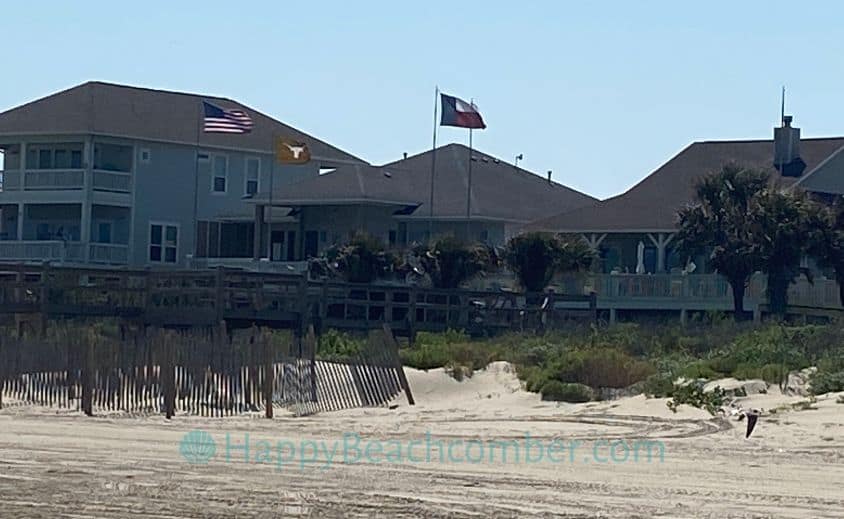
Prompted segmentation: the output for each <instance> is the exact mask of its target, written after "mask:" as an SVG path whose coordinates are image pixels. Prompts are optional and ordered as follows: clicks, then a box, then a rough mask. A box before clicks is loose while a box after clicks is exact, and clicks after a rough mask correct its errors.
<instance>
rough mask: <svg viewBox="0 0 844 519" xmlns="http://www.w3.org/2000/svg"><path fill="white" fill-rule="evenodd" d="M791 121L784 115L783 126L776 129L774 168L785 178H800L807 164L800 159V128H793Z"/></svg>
mask: <svg viewBox="0 0 844 519" xmlns="http://www.w3.org/2000/svg"><path fill="white" fill-rule="evenodd" d="M791 121H792V117H791V116H790V115H784V116H783V117H782V126H780V127H779V128H774V167H775V168H776V169H777V171H779V172H780V174H782V175H783V176H785V177H799V176H800V175H801V174H802V173H803V170H804V169H805V168H806V163H805V162H803V160H802V159H801V158H800V128H795V127H793V126H791Z"/></svg>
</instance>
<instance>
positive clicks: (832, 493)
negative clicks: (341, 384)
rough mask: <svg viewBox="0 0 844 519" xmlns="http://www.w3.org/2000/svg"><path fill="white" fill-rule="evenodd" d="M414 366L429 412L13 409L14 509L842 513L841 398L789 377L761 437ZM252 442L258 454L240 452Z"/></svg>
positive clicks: (83, 514)
mask: <svg viewBox="0 0 844 519" xmlns="http://www.w3.org/2000/svg"><path fill="white" fill-rule="evenodd" d="M408 377H409V380H410V383H411V386H412V388H413V390H414V396H415V397H416V400H417V402H418V405H416V406H413V407H410V406H408V405H407V403H406V401H404V399H403V398H401V399H400V400H399V401H397V402H396V404H398V407H397V408H395V409H387V408H378V409H355V410H348V411H341V412H336V413H326V414H320V415H317V416H312V417H305V418H294V417H292V416H289V415H286V414H285V413H283V412H282V413H279V416H277V417H276V419H274V420H272V421H270V420H266V419H264V418H261V417H260V416H259V415H257V414H256V415H252V416H240V417H236V418H226V419H220V418H216V419H214V418H197V417H188V416H177V417H176V418H175V419H173V420H171V421H167V420H165V419H164V418H163V417H158V416H151V417H150V416H148V417H129V416H122V415H112V416H100V417H94V418H88V417H85V416H82V415H81V414H79V413H77V412H75V411H66V410H55V409H45V408H33V407H22V406H14V405H13V406H11V407H7V408H5V409H3V410H2V411H0V499H2V502H0V517H3V518H5V517H33V518H47V517H74V518H88V517H114V518H117V517H120V518H122V517H130V516H132V517H157V518H165V517H166V518H175V517H203V518H210V517H213V518H216V517H309V516H313V517H369V516H379V517H642V518H651V517H712V518H721V517H801V518H822V517H844V404H838V403H836V398H837V396H838V395H827V396H825V397H822V398H819V399H818V401H817V402H816V403H815V404H814V405H813V406H812V407H814V409H809V410H800V411H797V410H791V408H790V404H793V403H796V402H799V401H802V400H805V398H801V397H791V396H784V395H781V394H779V393H778V391H777V390H776V389H775V388H771V389H770V390H769V391H768V393H767V394H760V395H753V396H750V397H747V398H746V399H743V402H742V405H744V406H745V407H749V406H753V407H758V408H763V409H764V414H763V416H762V418H761V420H760V423H759V425H758V427H757V429H756V431H755V432H754V434H753V435H752V436H751V438H750V439H745V438H744V423H743V422H735V421H731V420H725V419H718V418H712V417H710V416H709V415H708V414H707V413H706V412H704V411H701V410H698V409H693V408H688V407H686V406H683V407H681V408H680V410H679V412H678V413H676V414H675V413H672V412H671V411H670V410H669V409H668V408H667V406H666V405H665V400H664V399H646V398H644V397H642V396H637V397H631V398H624V399H620V400H616V401H607V402H593V403H588V404H559V405H558V404H555V403H548V402H542V401H540V399H539V397H538V396H537V395H535V394H531V393H527V392H525V391H523V390H522V389H521V386H520V384H519V382H518V380H517V379H516V377H515V375H514V373H513V372H512V369H511V368H510V366H509V365H507V364H505V363H495V364H493V365H491V366H490V367H489V368H488V369H487V370H485V371H481V372H477V373H476V374H475V375H474V376H473V377H472V378H471V379H468V380H465V381H463V382H457V381H455V380H453V379H451V378H450V377H449V376H448V375H446V374H445V373H443V371H442V370H432V371H429V372H420V371H414V370H408ZM783 405H788V406H789V410H784V409H783V408H782V407H781V406H783ZM778 408H779V409H778ZM772 409H777V411H776V413H775V414H771V410H772ZM190 431H202V432H205V433H207V435H208V437H210V438H212V439H213V442H214V444H215V452H214V455H213V457H210V459H208V460H207V463H204V464H201V463H189V462H188V461H186V458H185V457H184V456H183V455H182V454H180V445H181V443H182V440H183V438H184V437H185V435H186V434H187V433H188V432H190ZM227 435H228V442H229V449H228V458H229V459H228V460H227V459H226V457H227V452H226V442H227V439H226V437H227ZM246 435H248V438H247V437H246ZM526 436H528V437H529V438H530V440H531V441H533V442H538V443H539V444H541V445H542V449H543V457H542V458H541V459H538V458H539V456H538V452H539V450H538V448H537V447H536V445H537V443H533V444H531V445H532V448H531V450H530V453H531V455H532V458H531V459H528V458H527V456H528V454H527V452H528V451H525V450H524V448H522V450H521V451H520V453H519V454H520V459H519V460H516V459H515V452H516V451H515V447H513V444H512V443H508V442H512V441H515V442H517V444H519V445H521V446H522V447H523V446H524V442H525V438H526ZM191 438H193V437H191ZM355 440H357V441H358V443H357V444H355V443H354V441H355ZM344 441H345V442H346V444H347V447H348V448H346V450H345V451H344V450H343V442H344ZM303 442H304V443H303ZM414 442H415V443H414ZM426 442H427V443H426ZM457 442H463V443H457ZM519 442H521V443H519ZM244 443H247V444H248V445H249V446H250V452H249V457H250V459H249V461H248V462H247V461H245V460H244V453H243V451H242V450H237V449H234V448H232V446H234V447H238V446H242V445H243V444H244ZM185 445H186V452H187V453H188V455H189V456H192V458H191V459H192V460H193V461H205V460H206V458H204V457H202V456H201V454H202V453H203V452H206V453H207V451H204V450H202V448H201V447H202V445H196V444H195V443H192V444H185ZM365 445H368V446H369V448H370V453H369V454H370V456H369V457H368V458H367V457H366V456H365V453H364V452H363V447H364V446H365ZM450 445H453V446H454V447H452V454H453V455H452V456H451V457H449V456H448V451H449V448H450V447H449V446H450ZM549 445H551V446H555V448H556V450H554V452H553V454H552V455H551V456H550V457H549V456H548V455H547V446H549ZM332 446H337V449H336V450H332ZM354 446H357V448H358V449H360V452H359V453H358V454H360V457H358V458H355V454H356V452H355V451H354V449H353V448H352V447H354ZM658 446H661V447H663V448H664V450H663V451H662V454H663V455H662V458H661V459H660V456H658V449H657V447H658ZM314 447H316V451H315V450H314ZM376 447H380V448H381V452H380V453H377V452H375V451H374V449H376ZM467 447H468V450H467ZM648 448H651V456H650V458H648V456H647V453H648V450H647V449H648ZM481 449H484V451H483V453H482V454H483V455H484V459H482V460H478V459H477V458H478V456H479V454H481ZM613 449H614V450H613ZM344 453H345V459H344ZM441 453H442V456H443V457H442V458H441V457H440V456H441ZM634 454H635V458H636V459H634ZM504 455H507V456H508V459H507V460H506V461H505V460H503V459H502V457H503V456H504ZM467 456H468V457H469V458H470V459H466V457H467ZM256 457H258V458H260V459H257V460H256V459H255V458H256ZM329 459H330V460H331V461H330V462H329ZM473 461H474V462H473Z"/></svg>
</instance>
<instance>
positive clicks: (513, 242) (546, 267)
mask: <svg viewBox="0 0 844 519" xmlns="http://www.w3.org/2000/svg"><path fill="white" fill-rule="evenodd" d="M594 258H595V255H594V253H593V252H592V250H591V249H589V247H588V246H587V245H586V244H585V243H584V242H583V240H581V239H580V238H578V237H567V238H560V237H558V236H556V235H554V234H551V233H543V232H530V233H526V234H522V235H519V236H516V237H514V238H512V239H510V241H509V242H508V243H507V248H506V250H505V252H504V260H505V262H506V263H507V266H509V267H510V270H512V271H513V273H515V274H516V277H517V278H518V279H519V283H520V284H521V285H522V287H523V288H524V289H525V290H527V291H528V292H541V291H543V290H544V289H545V287H547V286H548V283H550V282H551V278H553V277H554V274H556V273H558V272H572V271H577V270H585V269H588V268H589V267H590V266H591V265H592V261H593V260H594Z"/></svg>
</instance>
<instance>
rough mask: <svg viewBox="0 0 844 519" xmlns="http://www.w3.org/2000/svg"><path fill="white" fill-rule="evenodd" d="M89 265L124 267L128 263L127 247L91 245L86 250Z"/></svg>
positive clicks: (108, 244)
mask: <svg viewBox="0 0 844 519" xmlns="http://www.w3.org/2000/svg"><path fill="white" fill-rule="evenodd" d="M88 261H89V262H90V263H105V264H108V265H126V264H127V263H129V246H128V245H117V244H112V243H91V244H90V245H89V250H88Z"/></svg>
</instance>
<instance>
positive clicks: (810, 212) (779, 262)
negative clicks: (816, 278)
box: [750, 188, 818, 316]
mask: <svg viewBox="0 0 844 519" xmlns="http://www.w3.org/2000/svg"><path fill="white" fill-rule="evenodd" d="M817 213H818V204H816V203H815V202H813V201H812V200H811V199H809V197H808V196H806V193H805V192H804V191H802V190H799V189H795V190H791V191H783V190H780V189H776V188H770V189H765V190H763V191H762V192H760V193H759V194H758V195H757V196H756V203H755V204H754V210H753V216H752V218H751V219H750V220H751V222H752V225H753V237H754V240H755V241H756V245H757V248H758V251H759V258H760V260H761V265H762V271H763V272H765V273H766V274H767V275H768V289H767V295H768V302H769V304H770V310H771V312H772V313H774V314H777V315H780V316H782V315H785V311H786V308H787V307H788V287H789V285H791V283H793V282H794V280H795V279H796V278H797V276H799V275H800V274H801V273H803V274H805V275H806V277H807V278H809V280H810V281H811V279H812V278H811V273H810V272H809V270H808V269H803V268H801V267H800V261H801V259H802V258H803V256H804V255H805V254H806V253H807V252H809V251H810V249H811V246H812V245H813V243H814V241H815V240H814V239H813V236H814V234H813V233H816V232H817V231H815V230H814V229H813V224H814V223H815V222H816V217H815V215H816V214H817Z"/></svg>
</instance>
